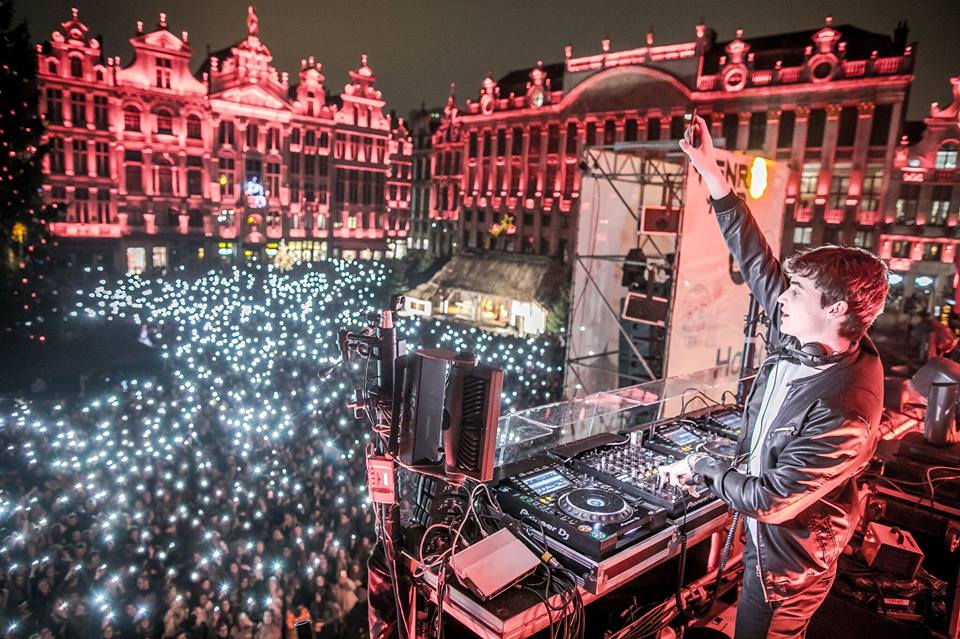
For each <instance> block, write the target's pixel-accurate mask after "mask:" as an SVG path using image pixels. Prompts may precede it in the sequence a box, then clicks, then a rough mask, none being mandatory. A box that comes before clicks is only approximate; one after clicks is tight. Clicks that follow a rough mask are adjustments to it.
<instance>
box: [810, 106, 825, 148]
mask: <svg viewBox="0 0 960 639" xmlns="http://www.w3.org/2000/svg"><path fill="white" fill-rule="evenodd" d="M826 125H827V112H826V110H824V109H810V119H809V120H807V148H808V149H811V148H812V149H819V148H820V147H821V146H822V145H823V131H824V129H825V128H826Z"/></svg>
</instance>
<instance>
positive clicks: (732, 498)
mask: <svg viewBox="0 0 960 639" xmlns="http://www.w3.org/2000/svg"><path fill="white" fill-rule="evenodd" d="M713 205H714V209H715V210H716V212H717V221H718V222H719V224H720V229H721V231H722V232H723V237H724V239H725V240H726V242H727V246H728V247H729V249H730V252H731V254H732V255H733V258H734V260H736V262H737V264H738V265H739V267H740V270H741V272H742V273H743V276H744V279H745V281H746V283H747V285H748V286H749V288H750V291H751V292H752V293H753V295H754V297H755V298H756V299H757V301H758V302H759V303H760V305H761V306H762V307H763V309H764V310H765V311H766V313H767V315H768V316H769V317H770V319H771V328H770V331H769V333H768V342H769V348H770V350H772V351H773V352H772V354H771V355H770V356H768V357H767V358H766V360H764V362H763V363H762V364H761V366H760V368H759V369H758V371H757V376H756V379H755V380H754V384H753V388H752V389H751V392H750V395H749V396H748V398H747V401H746V405H745V408H744V413H743V428H742V431H741V435H740V440H739V442H738V443H737V461H740V460H743V459H745V458H748V457H749V456H750V453H751V451H750V442H751V441H752V437H753V430H754V428H755V427H756V419H757V414H758V411H759V408H760V404H761V403H762V401H763V395H764V388H765V387H766V385H767V383H768V382H769V381H770V373H771V371H772V370H774V369H775V368H776V363H777V361H778V360H779V359H780V358H783V357H787V356H788V355H787V353H785V351H783V348H785V347H792V348H799V347H800V345H799V344H798V343H797V340H796V338H793V337H789V336H785V335H783V334H782V333H780V330H779V327H780V320H781V308H780V305H779V304H778V303H777V297H778V296H779V295H780V294H781V293H782V292H783V291H784V290H785V289H786V288H787V287H788V286H789V282H788V279H787V277H786V275H785V273H784V271H783V269H782V267H781V265H780V262H779V261H778V260H777V259H776V258H775V257H774V255H773V253H772V251H771V250H770V247H769V245H768V244H767V242H766V240H765V239H764V237H763V234H762V233H761V231H760V228H759V226H758V225H757V223H756V221H755V220H754V219H753V216H752V215H751V214H750V210H749V209H748V208H747V205H746V203H745V202H744V201H743V200H742V199H741V198H739V197H737V196H736V195H735V194H733V193H730V194H729V195H727V196H726V197H723V198H721V199H720V200H715V201H714V203H713ZM882 398H883V366H882V365H881V363H880V356H879V354H878V353H877V349H876V347H875V346H874V344H873V342H871V341H870V339H869V338H868V337H866V336H864V337H863V338H862V339H861V340H860V343H859V345H858V346H857V347H855V348H853V349H851V350H850V351H849V352H848V353H847V354H846V355H845V356H844V357H842V358H841V359H840V361H838V362H836V363H834V364H833V365H832V366H830V367H828V368H826V369H824V370H823V371H821V372H820V373H819V374H817V375H814V376H812V377H806V378H801V379H798V380H795V381H793V382H791V383H790V384H789V390H788V391H787V394H786V397H785V399H784V402H783V405H782V407H781V408H780V411H779V412H778V413H777V415H776V416H775V417H774V419H773V421H772V422H770V426H769V429H768V431H767V434H766V436H765V438H764V440H763V441H762V442H760V443H759V446H760V472H759V476H757V477H753V476H750V475H747V474H744V473H742V472H740V471H739V470H737V469H736V464H734V466H730V465H729V463H723V462H720V461H718V460H715V459H712V458H709V457H700V458H698V459H696V460H693V463H694V468H693V471H694V472H696V473H700V474H702V475H703V476H704V478H705V480H706V482H707V485H708V486H710V488H711V489H712V490H713V491H714V492H715V493H716V494H717V495H718V496H719V497H720V498H721V499H722V500H723V501H725V502H726V503H727V504H729V505H730V507H731V508H733V509H734V510H735V511H738V512H741V513H743V515H745V516H747V517H752V518H754V519H755V520H756V522H757V558H758V562H757V566H756V570H757V573H758V574H759V576H760V577H761V583H762V584H763V590H764V597H765V599H766V600H767V601H768V602H775V601H781V600H783V599H786V598H789V597H791V596H792V595H795V594H797V593H799V592H801V591H802V590H803V589H804V587H805V586H806V585H807V584H809V583H812V582H814V581H815V580H817V579H818V578H819V577H821V576H823V575H825V574H827V573H828V572H829V571H831V570H834V569H835V566H836V563H837V559H838V557H839V555H840V553H841V552H842V551H843V548H844V546H846V544H847V542H849V541H850V538H851V537H852V536H853V532H854V529H855V528H856V526H857V523H858V521H859V517H860V509H859V500H858V494H857V493H858V491H857V485H856V481H855V478H856V476H857V475H858V474H859V473H860V472H861V471H862V470H863V469H864V468H865V466H866V465H867V463H869V461H870V459H871V457H872V456H873V453H874V451H875V449H876V445H877V440H878V436H879V423H880V415H881V412H882V410H883V399H882ZM748 569H753V567H750V566H748Z"/></svg>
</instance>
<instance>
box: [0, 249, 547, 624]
mask: <svg viewBox="0 0 960 639" xmlns="http://www.w3.org/2000/svg"><path fill="white" fill-rule="evenodd" d="M388 277H389V272H388V271H387V269H386V268H384V267H383V266H382V265H379V264H376V263H362V262H350V263H348V262H337V261H333V262H327V263H323V264H320V265H307V266H303V267H300V268H298V269H297V270H296V271H294V272H292V273H280V272H278V271H276V270H274V269H272V268H268V267H266V266H262V265H257V264H254V265H248V266H244V267H236V268H233V269H228V270H225V271H211V272H210V273H207V274H206V275H203V276H201V277H199V278H195V279H191V280H186V279H182V280H176V279H174V280H168V281H164V280H147V279H140V278H138V277H131V278H128V279H124V280H121V281H119V282H116V283H113V284H107V283H106V282H103V283H102V284H101V286H99V287H97V288H96V289H95V290H92V291H87V292H81V291H78V301H77V303H76V304H77V305H76V307H75V308H74V309H73V311H72V312H71V313H70V314H69V315H70V316H71V319H70V320H68V321H72V322H89V321H95V322H102V321H117V322H131V323H135V324H137V325H147V326H149V327H151V329H150V332H149V338H150V339H149V345H150V346H151V347H154V348H156V349H157V354H158V357H161V358H162V359H163V361H164V373H163V375H161V376H159V377H157V378H151V379H121V380H118V381H116V382H115V386H114V387H113V388H112V389H111V390H110V391H109V392H107V393H106V394H103V395H98V396H96V397H86V398H58V399H56V400H48V401H42V402H24V401H17V402H15V403H12V404H11V405H9V406H7V407H6V408H5V409H4V410H3V413H2V415H0V617H2V623H3V626H2V627H0V632H2V633H3V636H5V637H42V638H44V639H46V638H48V637H65V638H73V637H100V636H102V637H118V638H122V639H128V638H145V637H162V638H173V639H192V638H194V637H231V638H244V639H253V638H280V637H292V636H295V634H294V633H293V630H292V628H293V626H294V624H295V623H296V622H297V621H300V620H305V621H309V623H310V624H311V625H312V626H313V628H314V631H315V632H317V633H318V635H319V636H325V635H327V636H354V635H355V634H356V635H359V636H362V635H363V634H364V633H365V625H366V614H365V611H364V609H365V606H364V602H365V598H366V589H365V584H366V559H367V558H368V556H369V554H370V552H371V551H372V549H373V545H374V543H375V534H374V527H373V520H374V511H373V507H372V506H371V503H370V500H369V498H368V496H367V493H366V490H365V486H364V483H365V472H366V471H365V461H364V447H365V445H366V444H367V443H368V442H369V441H370V440H371V438H372V437H373V434H372V433H371V432H370V430H369V427H368V426H365V425H364V424H363V423H360V422H356V421H355V420H354V419H353V416H352V412H351V411H350V410H349V409H348V408H347V406H346V404H347V402H348V401H349V400H350V399H351V397H352V393H353V389H354V387H355V386H356V385H360V384H361V383H362V381H363V376H364V375H365V374H367V371H365V370H364V366H363V364H364V363H363V361H352V362H351V364H350V366H349V367H340V368H338V369H337V371H336V372H335V373H334V374H333V375H331V376H330V377H328V378H326V379H321V378H320V377H319V376H318V374H317V373H318V371H319V370H320V369H321V368H323V367H324V366H329V365H331V364H333V363H334V362H335V361H336V360H337V359H338V358H339V353H338V351H337V347H336V333H337V330H338V329H339V328H340V327H349V328H359V327H361V326H362V325H363V324H364V323H365V321H366V317H367V315H368V314H369V313H371V312H372V311H375V310H377V309H378V308H379V307H380V306H381V305H382V304H383V303H384V301H385V296H386V292H385V291H386V282H387V279H388ZM400 330H401V334H402V335H403V336H404V337H406V339H407V341H408V348H414V349H415V348H418V347H441V348H449V349H451V350H454V351H457V350H473V351H474V352H476V353H477V354H478V355H479V356H480V358H481V360H482V361H483V362H485V363H489V364H493V365H496V366H500V367H501V368H503V369H504V370H505V371H506V383H505V389H504V394H503V399H502V412H508V411H509V410H512V409H515V408H523V407H526V406H531V405H538V404H542V403H546V402H548V401H550V400H552V399H555V398H556V397H557V394H558V392H559V388H558V386H559V381H560V356H559V353H558V348H557V346H556V344H555V343H553V342H552V341H551V340H548V339H536V340H534V339H529V340H520V339H516V338H509V337H502V336H491V335H488V334H485V333H482V332H479V331H477V330H476V329H468V328H458V327H454V326H449V325H445V324H440V323H437V322H434V321H418V320H403V321H402V323H401V326H400Z"/></svg>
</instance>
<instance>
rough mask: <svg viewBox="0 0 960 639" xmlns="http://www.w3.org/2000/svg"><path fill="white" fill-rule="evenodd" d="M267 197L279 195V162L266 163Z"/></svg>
mask: <svg viewBox="0 0 960 639" xmlns="http://www.w3.org/2000/svg"><path fill="white" fill-rule="evenodd" d="M267 197H280V163H279V162H268V163H267Z"/></svg>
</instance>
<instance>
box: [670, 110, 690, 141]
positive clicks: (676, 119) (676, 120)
mask: <svg viewBox="0 0 960 639" xmlns="http://www.w3.org/2000/svg"><path fill="white" fill-rule="evenodd" d="M686 128H687V121H686V119H684V117H683V115H674V116H672V117H671V118H670V139H671V140H679V139H680V138H682V137H683V132H684V130H686Z"/></svg>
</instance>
